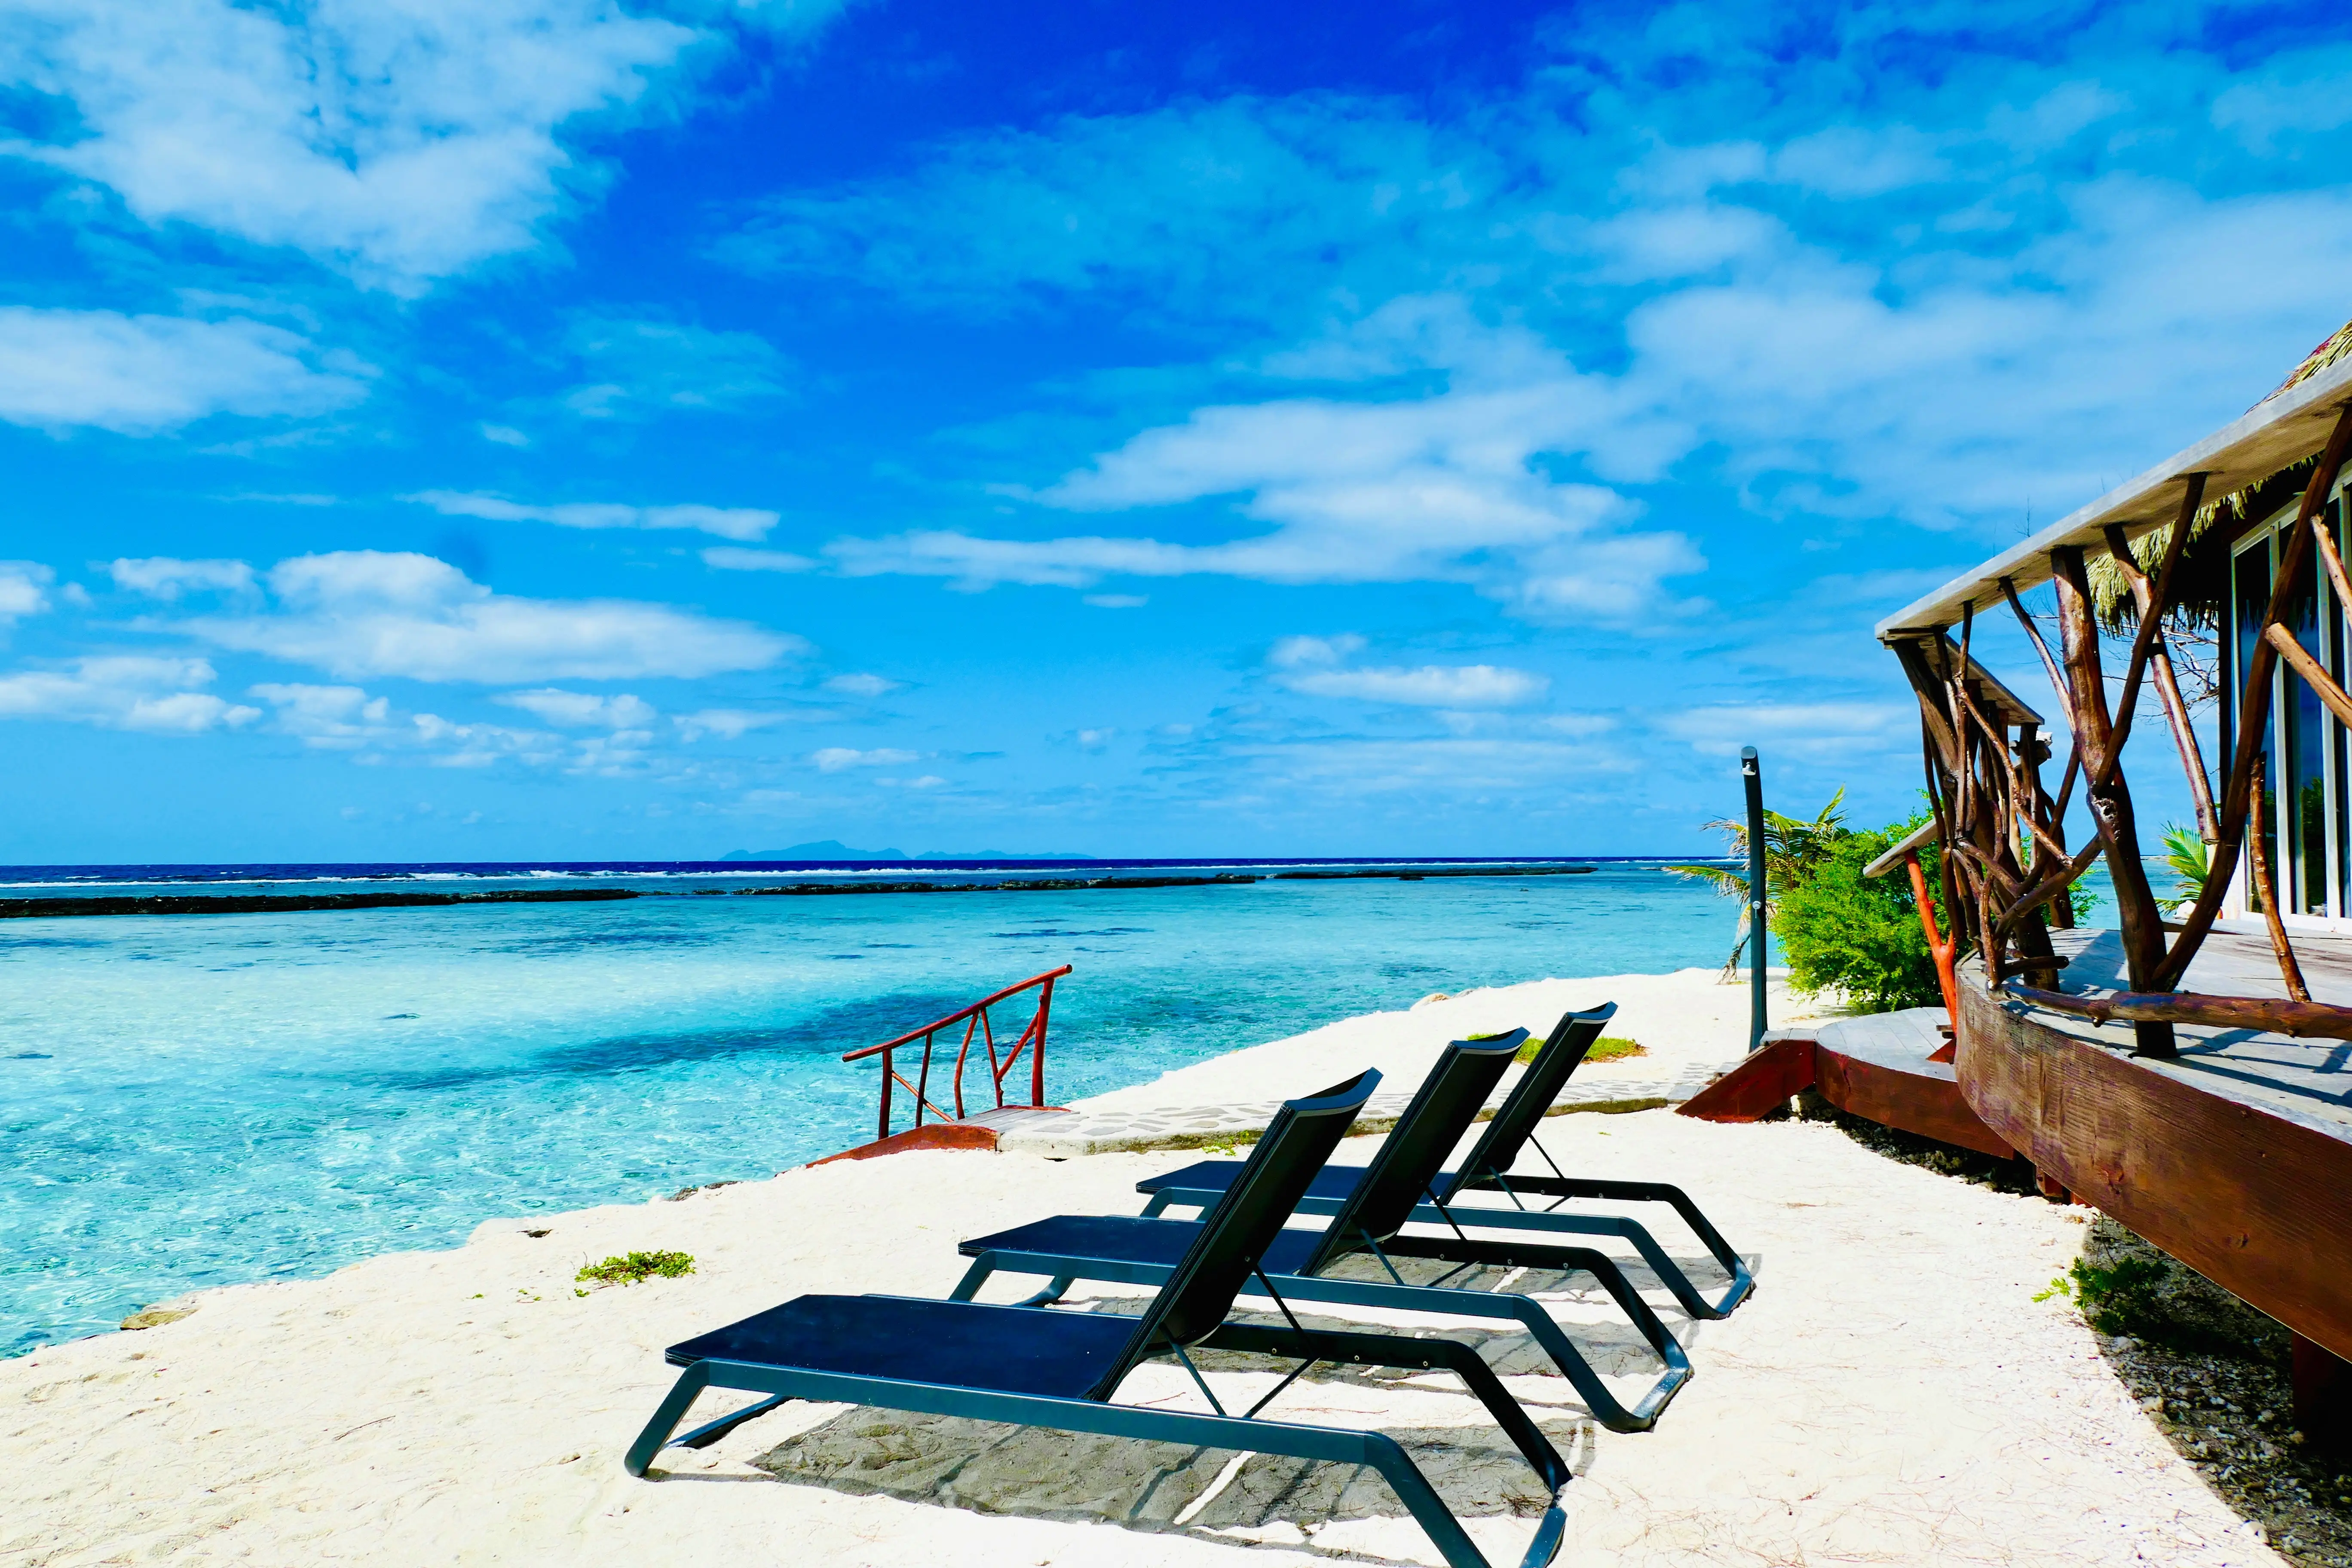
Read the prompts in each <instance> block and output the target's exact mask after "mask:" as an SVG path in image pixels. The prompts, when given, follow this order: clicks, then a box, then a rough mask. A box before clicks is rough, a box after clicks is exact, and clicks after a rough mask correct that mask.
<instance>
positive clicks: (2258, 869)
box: [2246, 757, 2311, 1002]
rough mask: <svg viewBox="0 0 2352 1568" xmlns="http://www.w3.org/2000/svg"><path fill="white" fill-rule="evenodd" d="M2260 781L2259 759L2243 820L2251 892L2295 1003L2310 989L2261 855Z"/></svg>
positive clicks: (2266, 860) (2308, 996)
mask: <svg viewBox="0 0 2352 1568" xmlns="http://www.w3.org/2000/svg"><path fill="white" fill-rule="evenodd" d="M2264 783H2265V781H2264V779H2263V764H2262V759H2261V758H2259V757H2257V758H2256V759H2255V760H2254V793H2253V809H2252V812H2251V814H2250V815H2249V816H2248V817H2247V819H2246V856H2247V858H2248V859H2249V860H2250V861H2251V862H2252V865H2251V867H2250V869H2252V872H2253V874H2254V890H2255V891H2256V892H2257V893H2259V894H2261V895H2262V900H2263V926H2264V927H2265V928H2266V929H2267V930H2268V931H2270V933H2271V952H2272V953H2273V955H2275V956H2276V957H2277V959H2278V966H2279V978H2280V979H2281V980H2283V981H2284V982H2285V983H2286V994H2288V995H2290V996H2292V997H2294V999H2295V1000H2296V1001H2298V1002H2308V1001H2310V1000H2311V987H2310V986H2308V985H2305V984H2304V983H2303V965H2301V964H2300V963H2296V962H2295V961H2294V948H2293V947H2292V946H2291V945H2289V944H2288V942H2287V940H2286V921H2285V920H2284V918H2283V917H2282V916H2281V915H2280V913H2279V900H2278V884H2277V883H2276V882H2274V881H2273V880H2272V879H2271V862H2270V857H2269V856H2268V855H2266V854H2264V853H2263V826H2264V824H2263V784H2264Z"/></svg>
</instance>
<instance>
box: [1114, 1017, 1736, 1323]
mask: <svg viewBox="0 0 2352 1568" xmlns="http://www.w3.org/2000/svg"><path fill="white" fill-rule="evenodd" d="M1616 1014H1617V1005H1616V1004H1615V1003H1613V1002H1612V1003H1609V1004H1607V1005H1603V1006H1601V1007H1596V1008H1592V1009H1590V1010H1587V1011H1582V1012H1571V1013H1564V1014H1562V1015H1561V1016H1560V1020H1559V1023H1558V1024H1557V1025H1555V1026H1553V1028H1552V1032H1551V1034H1550V1036H1549V1037H1548V1038H1547V1039H1546V1040H1545V1041H1544V1043H1543V1047H1542V1048H1541V1049H1540V1050H1538V1052H1537V1053H1536V1058H1535V1060H1534V1061H1532V1062H1530V1063H1529V1064H1528V1070H1527V1071H1526V1072H1524V1073H1522V1074H1520V1075H1519V1081H1518V1082H1517V1083H1516V1084H1514V1085H1512V1087H1511V1092H1510V1093H1509V1094H1508V1095H1507V1096H1506V1097H1505V1099H1504V1100H1503V1103H1502V1105H1501V1107H1500V1108H1499V1109H1497V1110H1496V1112H1495V1115H1494V1119H1493V1120H1492V1121H1488V1122H1487V1124H1486V1131H1485V1132H1484V1133H1483V1134H1481V1135H1480V1137H1479V1140H1478V1142H1477V1143H1476V1145H1475V1147H1473V1149H1472V1150H1471V1152H1470V1157H1469V1158H1468V1159H1466V1160H1465V1161H1463V1163H1462V1164H1461V1166H1460V1167H1459V1168H1458V1169H1456V1170H1454V1171H1452V1172H1449V1173H1446V1174H1445V1175H1444V1176H1442V1177H1440V1178H1439V1180H1438V1181H1437V1182H1436V1183H1433V1184H1432V1186H1433V1191H1432V1192H1431V1193H1430V1194H1428V1197H1429V1201H1428V1202H1426V1203H1424V1204H1422V1205H1418V1206H1417V1207H1416V1208H1415V1209H1414V1210H1413V1214H1412V1217H1413V1218H1414V1219H1415V1220H1417V1221H1419V1222H1420V1223H1422V1224H1424V1225H1444V1226H1454V1227H1466V1228H1469V1229H1473V1230H1479V1229H1485V1230H1532V1231H1540V1232H1546V1233H1549V1234H1553V1235H1568V1236H1597V1237H1615V1238H1616V1239H1618V1240H1620V1241H1622V1242H1625V1243H1626V1244H1628V1245H1629V1246H1631V1247H1633V1250H1634V1251H1635V1252H1636V1253H1638V1254H1639V1255H1640V1256H1641V1258H1642V1261H1643V1263H1645V1264H1647V1265H1648V1266H1649V1268H1650V1270H1651V1272H1652V1273H1654V1274H1655V1275H1656V1276H1657V1278H1658V1282H1659V1284H1660V1285H1662V1286H1664V1288H1665V1289H1666V1291H1667V1293H1668V1294H1669V1295H1671V1296H1672V1297H1673V1298H1674V1299H1675V1305H1676V1306H1678V1307H1680V1308H1681V1309H1682V1310H1684V1311H1685V1312H1687V1313H1689V1314H1690V1315H1691V1316H1692V1317H1693V1318H1699V1319H1720V1318H1727V1317H1729V1316H1730V1315H1731V1314H1732V1312H1733V1311H1734V1310H1737V1309H1738V1306H1739V1304H1740V1303H1741V1302H1742V1301H1744V1300H1747V1299H1748V1295H1749V1294H1750V1293H1751V1292H1752V1291H1753V1290H1754V1289H1755V1288H1756V1279H1755V1276H1754V1274H1753V1273H1752V1272H1751V1271H1750V1270H1749V1268H1748V1260H1747V1259H1746V1258H1742V1257H1741V1256H1740V1255H1739V1254H1738V1252H1737V1251H1735V1250H1733V1248H1732V1246H1731V1244H1730V1243H1729V1242H1727V1241H1726V1240H1725V1239H1724V1237H1723V1233H1722V1232H1720V1231H1718V1230H1717V1229H1716V1227H1715V1226H1714V1225H1713V1224H1711V1223H1710V1222H1709V1221H1708V1219H1707V1217H1706V1215H1704V1214H1702V1213H1701V1212H1700V1211H1699V1206H1698V1205H1696V1203H1693V1202H1692V1201H1691V1197H1690V1194H1688V1193H1686V1192H1685V1191H1684V1190H1683V1189H1682V1188H1680V1187H1678V1186H1674V1185H1672V1184H1668V1183H1664V1182H1619V1181H1610V1180H1605V1179H1601V1180H1595V1179H1588V1178H1584V1177H1578V1176H1570V1175H1566V1174H1564V1173H1562V1172H1561V1171H1560V1169H1559V1163H1557V1162H1556V1161H1554V1160H1553V1159H1552V1157H1551V1154H1550V1152H1549V1151H1548V1150H1546V1149H1545V1148H1544V1146H1543V1144H1542V1143H1541V1142H1538V1140H1537V1138H1536V1135H1535V1130H1536V1126H1537V1124H1538V1122H1540V1121H1542V1120H1543V1117H1544V1113H1545V1112H1546V1111H1548V1110H1550V1109H1551V1102H1552V1101H1553V1100H1557V1099H1558V1098H1559V1091H1560V1089H1562V1088H1563V1087H1565V1086H1566V1084H1567V1082H1568V1079H1569V1075H1570V1074H1571V1073H1573V1072H1574V1071H1575V1070H1576V1068H1578V1066H1579V1065H1580V1064H1581V1063H1582V1061H1583V1060H1584V1056H1585V1053H1586V1052H1587V1051H1589V1050H1590V1049H1591V1047H1592V1042H1593V1041H1594V1040H1596V1039H1598V1038H1600V1036H1601V1030H1602V1029H1603V1028H1606V1027H1607V1026H1608V1024H1609V1021H1610V1020H1611V1019H1612V1018H1613V1017H1615V1016H1616ZM1524 1148H1533V1149H1534V1150H1535V1152H1537V1154H1538V1155H1539V1156H1541V1158H1542V1160H1543V1162H1544V1163H1545V1164H1547V1165H1549V1166H1550V1167H1551V1171H1552V1173H1551V1174H1550V1175H1549V1176H1539V1175H1514V1174H1512V1173H1510V1169H1511V1166H1513V1165H1514V1164H1516V1163H1517V1161H1518V1156H1519V1152H1520V1151H1521V1150H1522V1149H1524ZM1240 1168H1241V1164H1240V1162H1238V1161H1217V1162H1202V1163H1199V1164H1196V1165H1192V1166H1188V1167H1187V1168H1186V1169H1185V1170H1183V1171H1180V1172H1176V1173H1172V1174H1173V1175H1174V1176H1176V1177H1179V1178H1181V1177H1187V1176H1193V1177H1196V1179H1195V1180H1194V1181H1192V1182H1177V1183H1171V1180H1170V1178H1168V1177H1152V1178H1148V1179H1147V1180H1144V1181H1141V1182H1139V1183H1137V1184H1136V1190H1137V1191H1138V1192H1139V1193H1143V1194H1147V1196H1148V1199H1149V1201H1148V1202H1147V1203H1146V1204H1145V1205H1144V1207H1143V1212H1144V1213H1145V1214H1146V1215H1159V1214H1161V1213H1162V1212H1163V1211H1165V1210H1167V1209H1169V1208H1171V1207H1180V1208H1201V1209H1206V1208H1207V1207H1208V1206H1209V1205H1212V1204H1213V1203H1214V1202H1215V1201H1216V1195H1217V1194H1218V1193H1219V1192H1221V1191H1222V1190H1223V1188H1222V1186H1221V1185H1219V1184H1215V1182H1214V1181H1213V1179H1211V1180H1200V1179H1197V1178H1198V1176H1199V1175H1200V1174H1201V1173H1218V1174H1223V1175H1224V1177H1225V1179H1226V1180H1231V1172H1234V1171H1238V1170H1239V1169H1240ZM1350 1169H1351V1167H1348V1166H1335V1167H1331V1168H1329V1170H1328V1171H1327V1175H1337V1174H1339V1173H1343V1172H1347V1171H1349V1170H1350ZM1465 1192H1499V1193H1501V1194H1503V1195H1504V1196H1506V1197H1507V1198H1509V1199H1510V1200H1511V1205H1512V1206H1511V1207H1509V1208H1507V1209H1504V1208H1492V1207H1488V1206H1487V1205H1483V1204H1457V1203H1456V1202H1455V1200H1456V1199H1458V1198H1459V1197H1460V1196H1461V1195H1462V1194H1464V1193H1465ZM1521 1194H1527V1195H1528V1196H1531V1197H1545V1198H1550V1199H1552V1200H1554V1201H1553V1203H1552V1204H1551V1205H1549V1207H1546V1208H1529V1207H1528V1205H1527V1204H1526V1203H1525V1202H1524V1201H1523V1199H1522V1197H1521ZM1570 1198H1598V1199H1601V1200H1602V1201H1604V1202H1613V1203H1662V1204H1665V1205H1670V1206H1671V1207H1672V1208H1673V1209H1674V1211H1675V1214H1676V1215H1680V1216H1681V1218H1682V1221H1683V1223H1684V1224H1685V1225H1686V1226H1689V1227H1690V1230H1691V1233H1692V1234H1693V1235H1694V1236H1696V1237H1697V1238H1698V1240H1699V1244H1700V1245H1701V1246H1703V1247H1706V1250H1707V1253H1708V1255H1709V1256H1711V1257H1712V1258H1714V1259H1715V1260H1716V1262H1717V1264H1718V1265H1719V1266H1720V1267H1721V1268H1722V1269H1723V1271H1724V1272H1725V1274H1727V1276H1729V1279H1728V1282H1727V1284H1726V1285H1725V1286H1724V1288H1723V1289H1722V1291H1721V1292H1720V1293H1719V1294H1717V1295H1712V1296H1711V1295H1709V1294H1708V1293H1707V1292H1706V1291H1703V1290H1701V1289H1699V1288H1698V1286H1697V1285H1696V1283H1695V1282H1694V1281H1693V1280H1692V1279H1691V1277H1690V1275H1689V1273H1688V1271H1686V1270H1685V1268H1683V1267H1682V1266H1681V1265H1680V1264H1678V1263H1676V1262H1675V1260H1674V1259H1673V1258H1671V1257H1670V1256H1668V1255H1667V1253H1666V1250H1665V1248H1664V1247H1661V1246H1660V1245H1659V1244H1658V1241H1657V1238H1656V1237H1654V1235H1652V1234H1651V1232H1650V1230H1649V1227H1647V1226H1643V1224H1642V1223H1641V1222H1640V1221H1638V1220H1634V1219H1632V1218H1629V1217H1626V1216H1624V1215H1582V1214H1561V1213H1559V1212H1558V1209H1559V1205H1560V1204H1562V1203H1565V1202H1567V1201H1568V1200H1569V1199H1570ZM1346 1202H1347V1199H1346V1198H1345V1197H1342V1196H1336V1195H1331V1194H1317V1193H1309V1194H1307V1196H1305V1197H1303V1198H1301V1199H1300V1200H1299V1204H1298V1211H1297V1212H1299V1213H1300V1214H1306V1215H1336V1214H1338V1213H1339V1210H1340V1208H1341V1207H1342V1206H1343V1205H1345V1204H1346Z"/></svg>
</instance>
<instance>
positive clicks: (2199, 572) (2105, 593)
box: [2088, 321, 2352, 631]
mask: <svg viewBox="0 0 2352 1568" xmlns="http://www.w3.org/2000/svg"><path fill="white" fill-rule="evenodd" d="M2347 354H2352V321H2347V322H2345V323H2344V324H2343V325H2342V326H2340V327H2338V328H2336V331H2333V332H2331V333H2329V334H2328V335H2327V337H2326V339H2325V340H2324V341H2323V342H2321V343H2320V345H2319V346H2318V347H2317V348H2315V349H2314V350H2312V351H2311V352H2310V353H2307V354H2305V355H2304V357H2303V363H2301V364H2298V365H2296V366H2295V367H2294V370H2293V371H2292V372H2290V373H2289V374H2288V375H2287V378H2286V379H2285V380H2284V381H2282V382H2280V383H2279V384H2278V385H2277V386H2275V387H2273V388H2272V389H2271V391H2270V392H2269V393H2267V394H2266V395H2264V396H2263V400H2262V403H2257V404H2255V405H2254V407H2255V408H2256V409H2260V408H2261V407H2262V405H2263V403H2268V402H2269V401H2270V400H2271V399H2272V398H2273V397H2276V396H2278V395H2279V394H2281V393H2283V392H2285V391H2287V390H2289V389H2290V388H2293V387H2296V386H2300V385H2302V384H2304V383H2305V382H2306V381H2309V380H2310V379H2311V378H2312V377H2313V376H2315V375H2316V374H2319V373H2320V372H2321V371H2323V370H2326V368H2327V367H2328V366H2329V365H2332V364H2334V363H2336V361H2338V360H2340V359H2343V358H2344V357H2346V356H2347ZM2318 461H2319V454H2318V452H2317V451H2313V452H2312V453H2311V454H2310V455H2309V456H2307V457H2304V458H2297V459H2296V460H2295V461H2294V462H2292V463H2289V464H2287V465H2286V466H2285V467H2284V468H2280V469H2278V470H2277V471H2276V472H2274V473H2270V474H2265V475H2264V476H2263V478H2261V479H2257V480H2255V481H2254V482H2253V483H2252V484H2250V485H2247V486H2245V487H2243V488H2242V489H2236V490H2233V491H2231V493H2230V494H2228V495H2225V496H2221V497H2220V498H2218V499H2217V500H2210V501H2208V502H2206V503H2205V504H2204V505H2203V506H2201V507H2200V508H2198V509H2197V515H2196V516H2195V517H2194V518H2192V519H2191V520H2190V521H2189V548H2188V549H2187V550H2186V551H2184V552H2181V557H2180V565H2179V570H2178V573H2177V574H2176V576H2175V578H2174V581H2173V595H2172V602H2173V606H2174V610H2173V613H2174V614H2175V615H2176V616H2183V617H2185V618H2187V619H2189V620H2190V621H2192V622H2194V623H2195V624H2197V625H2199V626H2215V625H2218V624H2219V623H2220V621H2221V607H2222V601H2223V599H2224V598H2225V597H2226V596H2227V595H2228V594H2229V592H2230V542H2231V540H2232V539H2234V538H2236V537H2237V535H2238V533H2239V531H2240V530H2241V528H2242V525H2243V524H2244V523H2246V522H2248V521H2253V520H2258V519H2261V518H2265V517H2268V516H2270V515H2271V513H2273V512H2274V511H2276V510H2279V508H2281V507H2283V506H2284V505H2286V504H2287V503H2288V502H2289V501H2292V500H2294V499H2295V498H2296V497H2298V496H2300V495H2301V494H2303V489H2304V486H2305V483H2306V482H2307V481H2308V480H2309V479H2310V478H2311V470H2312V469H2313V468H2315V466H2317V464H2318ZM2217 522H2219V523H2221V524H2223V527H2222V528H2221V531H2220V532H2219V533H2215V532H2213V525H2214V524H2215V523H2217ZM2209 535H2210V538H2211V541H2212V542H2211V543H2210V546H2207V547H2203V548H2200V542H2202V541H2204V540H2206V539H2207V538H2208V536H2209ZM2171 545H2172V525H2171V524H2170V523H2164V524H2161V525H2159V526H2158V527H2157V528H2155V529H2152V530H2150V531H2148V532H2147V533H2144V534H2142V535H2141V536H2140V537H2139V538H2138V539H2137V540H2135V541H2134V542H2133V543H2132V558H2133V559H2134V560H2136V561H2137V562H2138V563H2139V564H2140V567H2141V569H2142V570H2143V571H2149V572H2152V571H2154V570H2155V569H2156V566H2157V563H2158V562H2160V561H2162V560H2163V559H2164V552H2165V551H2167V550H2168V549H2169V548H2171ZM2088 567H2089V575H2090V579H2091V602H2092V604H2093V605H2094V606H2095V608H2096V609H2097V611H2098V615H2099V620H2100V622H2101V624H2103V625H2104V626H2106V627H2107V629H2108V630H2110V631H2127V630H2130V629H2131V628H2133V627H2135V626H2137V625H2138V624H2139V614H2138V611H2137V608H2136V607H2135V606H2134V605H2133V604H2132V597H2131V591H2130V586H2129V584H2126V582H2125V581H2124V574H2122V573H2121V572H2120V571H2118V570H2116V563H2115V561H2114V558H2113V557H2111V556H2105V555H2102V556H2099V557H2098V558H2096V559H2095V560H2094V561H2091V562H2090V563H2088Z"/></svg>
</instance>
